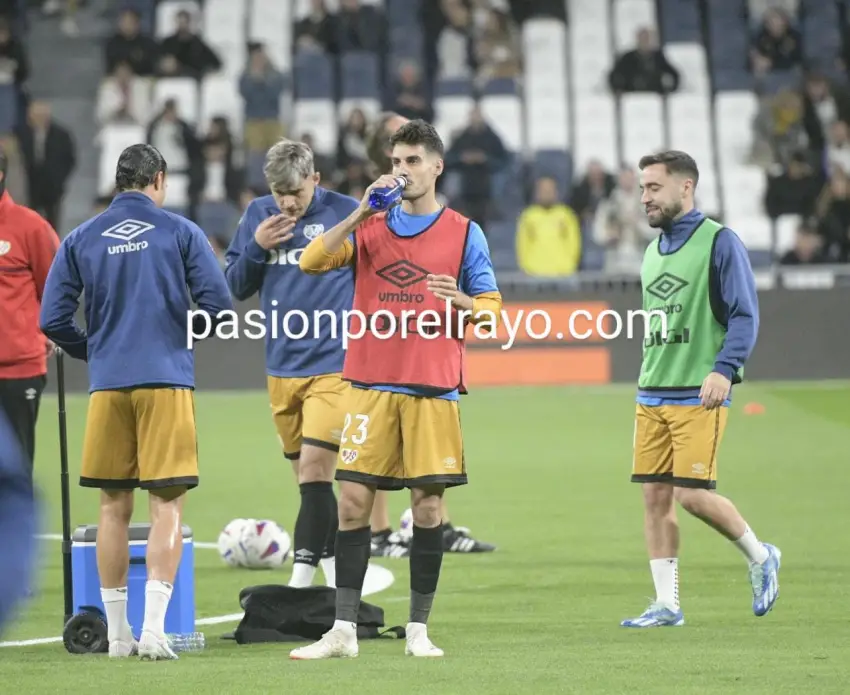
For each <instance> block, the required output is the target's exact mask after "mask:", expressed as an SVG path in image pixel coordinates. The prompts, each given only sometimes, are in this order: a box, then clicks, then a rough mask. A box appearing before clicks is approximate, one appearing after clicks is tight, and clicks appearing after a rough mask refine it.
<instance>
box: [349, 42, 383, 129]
mask: <svg viewBox="0 0 850 695" xmlns="http://www.w3.org/2000/svg"><path fill="white" fill-rule="evenodd" d="M379 70H380V64H379V62H378V56H376V55H375V54H374V53H369V52H367V51H357V52H352V53H346V54H344V55H342V56H340V58H339V72H340V87H341V95H340V96H341V99H340V101H339V108H338V117H339V122H340V123H344V122H345V121H346V120H347V119H348V116H349V114H350V113H351V112H352V111H353V110H354V109H360V110H361V111H363V113H364V114H365V115H366V118H367V119H368V120H373V119H374V118H376V117H377V116H378V115H379V114H380V112H381V101H382V100H381V92H380V85H381V79H380V76H379V75H380V73H379Z"/></svg>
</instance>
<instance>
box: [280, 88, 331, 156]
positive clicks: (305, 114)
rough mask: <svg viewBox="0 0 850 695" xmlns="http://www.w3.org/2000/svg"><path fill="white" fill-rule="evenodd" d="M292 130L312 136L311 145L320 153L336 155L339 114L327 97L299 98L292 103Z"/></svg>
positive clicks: (299, 134) (298, 133)
mask: <svg viewBox="0 0 850 695" xmlns="http://www.w3.org/2000/svg"><path fill="white" fill-rule="evenodd" d="M292 132H293V133H294V134H296V136H297V137H301V135H302V134H303V133H310V134H311V135H312V136H313V147H314V149H315V150H316V152H318V153H320V154H327V155H336V146H337V136H338V133H339V116H338V114H337V108H336V104H334V103H333V102H332V101H330V100H329V99H299V100H297V101H296V102H295V103H294V104H293V118H292Z"/></svg>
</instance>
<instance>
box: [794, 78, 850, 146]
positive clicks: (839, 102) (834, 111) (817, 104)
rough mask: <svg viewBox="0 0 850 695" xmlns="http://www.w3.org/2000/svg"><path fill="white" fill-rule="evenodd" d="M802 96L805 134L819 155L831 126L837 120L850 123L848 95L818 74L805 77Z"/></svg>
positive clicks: (849, 99)
mask: <svg viewBox="0 0 850 695" xmlns="http://www.w3.org/2000/svg"><path fill="white" fill-rule="evenodd" d="M803 94H804V96H803V108H804V115H803V123H804V124H805V127H806V134H807V135H808V137H809V142H810V146H811V148H812V149H813V150H815V151H816V152H818V153H821V152H823V150H824V148H825V147H826V135H827V133H828V132H829V129H830V128H831V127H832V124H833V123H835V121H839V120H841V121H846V122H850V94H848V93H847V90H846V89H844V88H842V87H838V86H837V85H831V84H830V83H829V80H828V79H827V78H826V77H825V76H824V75H821V74H818V73H813V74H810V75H808V76H807V77H806V81H805V85H804V91H803Z"/></svg>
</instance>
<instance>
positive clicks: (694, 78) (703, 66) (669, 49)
mask: <svg viewBox="0 0 850 695" xmlns="http://www.w3.org/2000/svg"><path fill="white" fill-rule="evenodd" d="M664 55H665V56H666V57H667V60H669V61H670V63H671V64H672V65H673V66H674V67H675V68H676V69H677V70H678V71H679V93H681V92H690V93H694V94H706V95H707V94H708V92H709V90H710V81H709V79H710V75H709V72H708V61H707V60H706V56H705V48H704V47H703V45H702V43H669V44H667V45H665V46H664Z"/></svg>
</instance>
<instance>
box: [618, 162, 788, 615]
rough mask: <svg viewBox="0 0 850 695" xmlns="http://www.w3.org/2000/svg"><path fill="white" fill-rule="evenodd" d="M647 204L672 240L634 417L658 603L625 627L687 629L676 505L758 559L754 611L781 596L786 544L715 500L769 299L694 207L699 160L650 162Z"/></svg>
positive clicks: (645, 178) (654, 290)
mask: <svg viewBox="0 0 850 695" xmlns="http://www.w3.org/2000/svg"><path fill="white" fill-rule="evenodd" d="M639 167H640V170H641V190H642V192H643V193H642V195H641V203H642V204H643V206H644V208H645V209H646V216H647V219H648V220H649V224H650V225H651V226H652V227H655V228H656V229H660V230H661V234H660V235H659V236H658V238H657V239H656V240H655V241H653V242H652V243H651V244H650V245H649V247H648V248H647V250H646V254H645V256H644V260H643V267H642V269H641V284H642V286H643V309H644V311H646V312H652V311H656V310H661V311H665V313H666V319H667V321H666V326H667V333H666V335H662V322H661V320H660V318H658V317H657V316H653V317H652V319H651V321H652V323H651V331H650V335H649V336H648V337H647V338H646V339H645V340H644V349H643V363H642V365H641V371H640V379H639V383H638V395H637V412H636V415H635V436H634V459H633V464H632V481H633V482H636V483H640V484H641V485H642V486H643V500H644V507H645V522H644V532H645V535H646V544H647V549H648V551H649V558H650V560H649V565H650V569H651V570H652V578H653V580H654V582H655V592H656V598H655V600H654V601H653V602H652V604H651V605H650V606H649V608H647V610H646V611H645V612H644V613H643V614H642V615H640V616H638V617H636V618H630V619H628V620H624V621H623V623H622V624H623V626H625V627H638V628H640V627H659V626H678V625H683V624H684V622H685V617H684V614H683V613H682V610H681V608H680V606H679V560H678V554H679V524H678V522H677V521H676V509H675V504H674V503H675V502H679V504H681V505H682V507H684V508H685V510H686V511H687V512H689V513H690V514H692V515H693V516H695V517H697V518H698V519H700V520H702V521H704V522H705V523H706V524H708V525H709V526H711V527H712V528H713V529H715V530H716V531H718V532H719V533H721V534H722V535H723V536H725V537H726V538H727V539H729V540H730V541H732V542H733V543H734V544H735V545H736V546H737V547H738V549H739V550H740V551H741V552H742V553H743V554H744V557H745V558H746V559H747V562H748V563H749V576H750V582H751V585H752V593H753V604H752V608H753V612H754V613H755V614H756V615H757V616H761V615H764V614H766V613H767V612H768V611H769V610H770V609H771V608H772V607H773V604H774V602H775V601H776V598H777V597H778V596H779V578H778V573H779V560H780V553H779V550H778V549H777V548H775V547H774V546H772V545H768V544H767V543H761V542H759V540H758V538H756V535H755V534H754V533H753V532H752V531H751V530H750V528H749V526H748V525H747V522H746V521H745V520H744V518H743V517H742V516H741V514H740V513H739V512H738V510H737V509H736V508H735V505H734V504H732V502H730V501H729V500H728V499H726V498H725V497H721V496H720V495H718V494H715V492H714V490H715V488H716V486H717V451H718V449H719V447H720V442H721V440H722V438H723V431H724V429H725V427H726V419H727V417H728V414H729V409H728V406H729V403H730V398H731V390H732V385H733V384H737V383H740V382H741V380H742V378H743V372H744V363H745V362H746V361H747V359H748V358H749V356H750V353H751V352H752V349H753V346H754V345H755V342H756V336H757V333H758V299H757V296H756V288H755V278H754V277H753V271H752V268H751V267H750V261H749V257H748V255H747V249H746V247H745V246H744V245H743V243H741V240H740V239H739V238H738V236H737V235H736V234H735V233H734V232H732V230H730V229H728V228H727V227H724V226H723V225H721V224H719V223H717V222H715V221H714V220H712V219H709V218H708V217H706V216H705V215H703V214H702V213H701V212H700V211H699V210H697V209H696V208H695V207H694V190H695V189H696V186H697V182H698V180H699V171H698V170H697V165H696V162H695V161H694V160H693V159H692V158H691V157H690V156H689V155H687V154H685V153H684V152H676V151H672V152H662V153H660V154H656V155H651V156H646V157H644V158H643V159H642V160H641V161H640V164H639Z"/></svg>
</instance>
